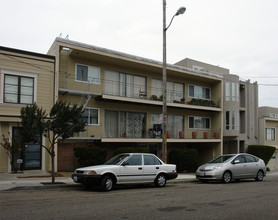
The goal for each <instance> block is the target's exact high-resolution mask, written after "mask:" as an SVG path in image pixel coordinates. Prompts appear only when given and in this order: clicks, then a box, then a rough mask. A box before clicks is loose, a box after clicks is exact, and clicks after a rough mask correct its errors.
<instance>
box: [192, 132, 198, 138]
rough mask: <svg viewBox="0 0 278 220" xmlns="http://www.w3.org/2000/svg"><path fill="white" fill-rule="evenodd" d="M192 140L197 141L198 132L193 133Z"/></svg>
mask: <svg viewBox="0 0 278 220" xmlns="http://www.w3.org/2000/svg"><path fill="white" fill-rule="evenodd" d="M192 138H193V139H196V138H197V131H192Z"/></svg>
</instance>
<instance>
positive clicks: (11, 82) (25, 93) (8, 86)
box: [3, 74, 34, 104]
mask: <svg viewBox="0 0 278 220" xmlns="http://www.w3.org/2000/svg"><path fill="white" fill-rule="evenodd" d="M3 101H4V103H17V104H33V103H34V78H32V77H25V76H17V75H7V74H6V75H4V100H3Z"/></svg>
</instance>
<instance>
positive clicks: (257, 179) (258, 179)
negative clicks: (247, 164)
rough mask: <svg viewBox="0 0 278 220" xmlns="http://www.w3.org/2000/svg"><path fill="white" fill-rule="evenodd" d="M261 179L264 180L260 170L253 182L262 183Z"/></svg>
mask: <svg viewBox="0 0 278 220" xmlns="http://www.w3.org/2000/svg"><path fill="white" fill-rule="evenodd" d="M263 179H264V172H263V171H262V170H259V171H258V173H257V176H256V178H255V180H256V181H263Z"/></svg>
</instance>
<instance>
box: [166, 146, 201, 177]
mask: <svg viewBox="0 0 278 220" xmlns="http://www.w3.org/2000/svg"><path fill="white" fill-rule="evenodd" d="M198 159H199V153H198V150H197V149H195V148H190V149H184V150H183V149H179V150H173V151H171V152H170V153H169V163H173V164H176V165H177V171H178V172H185V171H186V172H195V171H196V169H197V168H198Z"/></svg>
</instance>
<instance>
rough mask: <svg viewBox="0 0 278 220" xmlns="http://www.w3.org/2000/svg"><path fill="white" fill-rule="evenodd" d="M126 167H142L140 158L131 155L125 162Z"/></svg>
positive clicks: (139, 156)
mask: <svg viewBox="0 0 278 220" xmlns="http://www.w3.org/2000/svg"><path fill="white" fill-rule="evenodd" d="M126 163H127V165H128V166H140V165H142V156H141V155H133V156H131V157H130V158H129V159H128V160H127V161H126Z"/></svg>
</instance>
